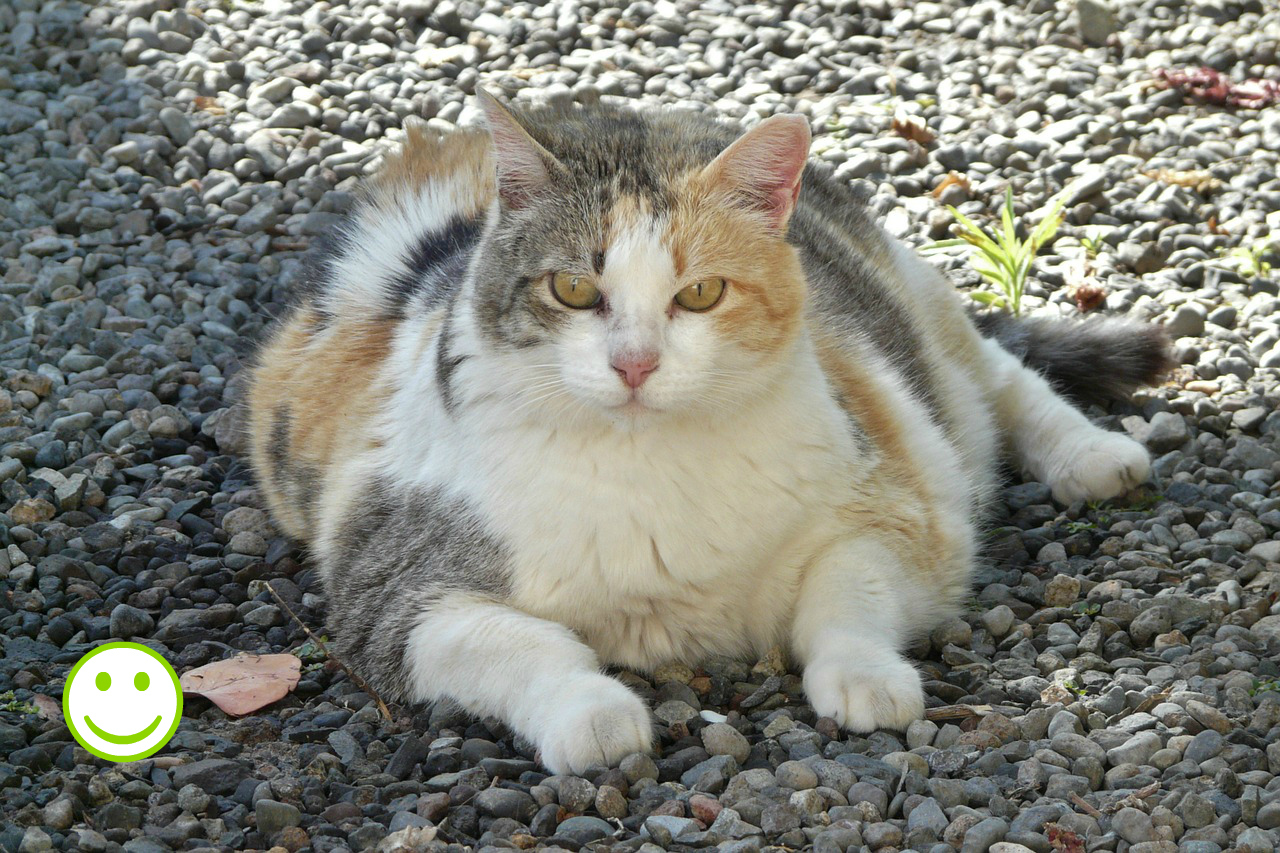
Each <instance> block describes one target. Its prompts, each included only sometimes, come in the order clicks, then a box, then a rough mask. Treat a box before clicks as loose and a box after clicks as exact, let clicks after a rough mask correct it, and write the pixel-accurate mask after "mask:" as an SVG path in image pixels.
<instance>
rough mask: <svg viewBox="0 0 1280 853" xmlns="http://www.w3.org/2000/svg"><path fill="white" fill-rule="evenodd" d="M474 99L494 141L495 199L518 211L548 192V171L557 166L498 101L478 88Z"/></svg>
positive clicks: (553, 159) (552, 158)
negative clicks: (539, 195)
mask: <svg viewBox="0 0 1280 853" xmlns="http://www.w3.org/2000/svg"><path fill="white" fill-rule="evenodd" d="M476 96H477V97H478V98H479V100H480V108H481V109H483V110H484V117H485V121H487V122H488V124H489V138H490V139H491V140H492V141H493V155H494V157H493V161H494V164H495V166H496V168H497V171H498V197H499V198H501V199H502V203H503V204H504V205H505V206H507V207H509V208H511V209H513V210H518V209H520V208H522V207H524V206H525V205H526V204H528V203H529V202H530V200H532V199H533V198H534V197H536V196H537V195H538V194H539V193H540V192H542V191H543V190H545V189H546V188H547V186H548V185H549V184H550V182H551V170H552V169H554V168H555V167H557V166H558V165H559V163H558V162H557V160H556V158H555V157H553V156H552V155H551V152H549V151H547V149H545V148H543V147H542V146H541V145H539V144H538V142H537V140H535V139H534V138H533V137H532V136H530V135H529V132H528V131H526V130H525V129H524V128H523V127H521V126H520V122H519V121H518V120H517V119H516V117H515V116H514V115H512V114H511V111H510V110H509V109H507V108H506V107H505V106H503V105H502V103H501V102H500V101H499V100H498V99H497V98H495V97H494V96H493V95H491V94H489V93H488V92H486V91H485V90H484V89H480V88H477V89H476Z"/></svg>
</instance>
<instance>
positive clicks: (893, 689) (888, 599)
mask: <svg viewBox="0 0 1280 853" xmlns="http://www.w3.org/2000/svg"><path fill="white" fill-rule="evenodd" d="M911 574H913V572H912V571H911V570H910V568H909V567H907V566H905V565H904V564H903V560H902V558H901V557H900V556H898V555H897V554H896V553H894V551H893V550H891V549H890V548H889V547H886V546H885V545H883V544H881V543H880V542H879V541H877V540H876V539H873V538H870V537H867V538H859V539H854V540H851V541H847V542H843V543H840V544H838V545H836V546H835V547H833V548H832V549H830V550H829V551H828V552H827V553H826V554H825V555H824V556H822V557H820V558H819V559H818V560H817V561H815V562H814V564H813V565H811V566H810V568H809V571H808V573H807V574H806V576H805V579H804V582H803V585H802V586H801V590H800V596H799V598H798V599H797V602H796V617H795V624H794V626H793V628H792V648H793V651H794V653H795V655H796V657H797V658H798V660H799V662H800V663H802V664H803V665H804V689H805V693H806V694H807V695H808V697H809V702H810V703H811V704H812V705H813V708H814V710H815V711H816V712H817V713H818V714H819V715H820V716H824V717H831V718H833V719H835V721H836V722H837V723H839V724H840V725H841V726H843V727H845V728H848V729H850V730H852V731H857V732H867V731H872V730H874V729H879V728H889V729H902V728H905V727H906V726H907V725H908V724H910V723H911V721H912V720H916V719H919V718H920V717H921V716H922V715H923V714H924V690H923V687H922V686H921V682H920V674H919V673H918V672H917V671H916V669H915V667H914V666H912V665H911V663H910V662H908V661H907V659H906V658H904V657H903V656H902V653H901V652H900V651H899V650H900V649H901V648H903V647H904V646H905V645H906V643H907V641H908V639H909V637H910V635H911V634H912V633H913V632H912V627H911V626H912V625H913V624H914V623H915V622H916V621H918V619H919V618H920V615H919V614H913V613H912V612H910V608H909V607H907V606H904V600H903V590H904V585H905V579H906V577H909V576H910V575H911ZM938 592H939V594H942V593H943V591H941V590H939V591H938Z"/></svg>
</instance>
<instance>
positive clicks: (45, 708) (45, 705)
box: [31, 693, 62, 723]
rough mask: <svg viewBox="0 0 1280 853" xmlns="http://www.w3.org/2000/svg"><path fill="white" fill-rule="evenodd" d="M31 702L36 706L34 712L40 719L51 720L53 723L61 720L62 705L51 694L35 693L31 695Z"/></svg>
mask: <svg viewBox="0 0 1280 853" xmlns="http://www.w3.org/2000/svg"><path fill="white" fill-rule="evenodd" d="M31 704H33V705H35V706H36V713H37V714H39V715H40V717H41V719H45V720H52V721H53V722H55V723H56V722H60V721H61V720H62V705H61V704H60V703H59V702H58V700H57V699H54V698H53V697H52V696H46V695H44V694H43V693H37V694H35V696H33V697H32V699H31Z"/></svg>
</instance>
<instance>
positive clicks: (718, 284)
mask: <svg viewBox="0 0 1280 853" xmlns="http://www.w3.org/2000/svg"><path fill="white" fill-rule="evenodd" d="M727 284H728V282H726V281H725V280H724V279H722V278H707V279H703V280H702V281H699V282H696V283H694V284H691V285H689V286H688V287H686V288H685V289H684V290H682V291H680V292H679V293H677V294H676V304H677V305H679V306H680V307H681V308H684V309H685V310H687V311H709V310H711V309H712V308H714V307H716V303H717V302H719V301H720V297H722V296H724V289H725V285H727Z"/></svg>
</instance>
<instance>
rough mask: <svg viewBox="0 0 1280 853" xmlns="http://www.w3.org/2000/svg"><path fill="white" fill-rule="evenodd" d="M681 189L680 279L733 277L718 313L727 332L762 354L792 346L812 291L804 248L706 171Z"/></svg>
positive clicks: (670, 225)
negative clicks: (737, 200)
mask: <svg viewBox="0 0 1280 853" xmlns="http://www.w3.org/2000/svg"><path fill="white" fill-rule="evenodd" d="M675 195H676V197H677V198H679V199H680V202H679V203H678V204H677V205H676V207H675V208H674V209H673V210H672V211H671V214H670V217H669V219H668V221H667V232H666V236H665V242H666V245H667V248H668V250H669V251H670V252H671V255H672V257H673V258H674V259H675V262H676V269H677V270H678V271H679V273H680V276H681V279H680V282H681V283H680V286H684V285H687V284H692V283H693V282H695V281H698V280H699V279H704V278H726V279H728V280H729V282H730V284H729V290H728V292H726V293H725V296H724V302H723V304H721V305H719V306H717V307H716V308H714V309H712V312H711V316H712V319H713V320H714V321H715V323H716V324H717V327H718V332H719V334H722V335H724V336H725V337H726V338H729V339H732V340H735V341H737V342H738V343H739V344H740V345H741V346H742V347H743V348H745V349H748V350H751V351H753V352H757V353H760V354H762V355H777V354H779V353H781V352H783V351H785V350H786V348H787V347H788V345H789V344H790V343H791V342H792V341H793V340H795V337H796V335H797V334H798V332H799V330H800V327H801V323H802V322H803V317H804V307H805V297H806V294H807V290H808V288H807V285H806V283H805V275H804V270H803V269H802V268H801V266H800V259H799V256H798V255H797V253H796V250H795V249H794V248H793V247H792V246H791V245H790V244H789V243H787V241H786V240H785V239H783V237H782V236H781V235H774V234H769V233H768V231H767V226H766V225H765V222H764V219H763V217H762V216H761V215H760V214H758V213H753V212H751V211H747V210H743V209H742V208H741V207H740V206H739V205H736V204H734V203H733V200H732V199H731V198H730V197H729V196H727V195H726V194H725V193H724V192H722V191H719V190H718V188H717V187H715V186H713V185H709V184H708V182H707V179H706V178H705V177H704V176H703V175H701V174H694V175H691V176H689V177H688V178H687V179H686V181H685V184H684V186H683V187H681V188H679V189H678V190H677V192H676V193H675Z"/></svg>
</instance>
